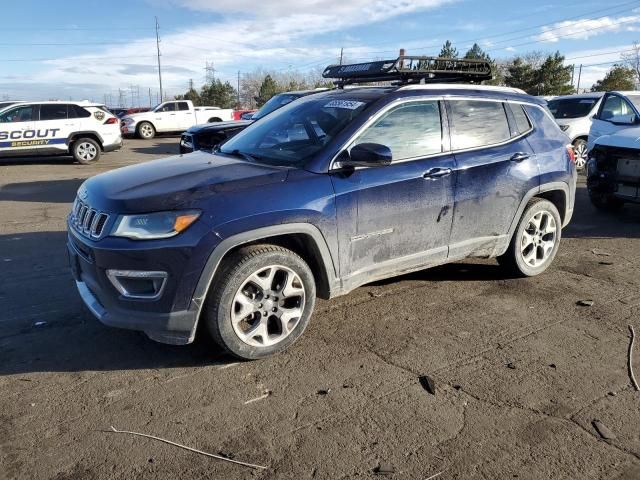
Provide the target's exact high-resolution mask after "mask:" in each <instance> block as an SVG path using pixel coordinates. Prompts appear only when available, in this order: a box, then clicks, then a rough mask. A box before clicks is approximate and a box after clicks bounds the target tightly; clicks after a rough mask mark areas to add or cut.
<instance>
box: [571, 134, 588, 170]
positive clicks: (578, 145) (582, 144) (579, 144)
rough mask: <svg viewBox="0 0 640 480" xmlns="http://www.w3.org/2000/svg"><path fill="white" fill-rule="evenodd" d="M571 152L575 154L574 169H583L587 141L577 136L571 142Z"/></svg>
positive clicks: (585, 160)
mask: <svg viewBox="0 0 640 480" xmlns="http://www.w3.org/2000/svg"><path fill="white" fill-rule="evenodd" d="M573 152H574V153H575V155H576V169H578V170H584V167H586V165H587V141H586V140H583V139H582V138H579V139H577V140H576V141H575V142H573Z"/></svg>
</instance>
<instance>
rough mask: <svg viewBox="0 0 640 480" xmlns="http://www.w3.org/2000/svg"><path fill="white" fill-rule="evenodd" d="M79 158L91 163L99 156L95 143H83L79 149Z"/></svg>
mask: <svg viewBox="0 0 640 480" xmlns="http://www.w3.org/2000/svg"><path fill="white" fill-rule="evenodd" d="M76 151H77V153H78V157H80V158H82V159H83V160H85V161H87V162H90V161H92V160H94V159H95V158H96V156H97V155H98V149H97V148H96V146H95V145H94V144H93V143H89V142H82V143H81V144H80V145H78V148H77V150H76Z"/></svg>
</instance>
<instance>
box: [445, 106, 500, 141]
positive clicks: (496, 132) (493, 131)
mask: <svg viewBox="0 0 640 480" xmlns="http://www.w3.org/2000/svg"><path fill="white" fill-rule="evenodd" d="M449 113H450V118H449V124H450V127H451V147H452V149H454V150H461V149H466V148H476V147H483V146H488V145H495V144H497V143H502V142H504V141H506V140H509V139H510V138H511V132H510V130H509V122H508V121H507V114H506V112H505V110H504V106H503V104H502V102H497V101H482V100H450V101H449Z"/></svg>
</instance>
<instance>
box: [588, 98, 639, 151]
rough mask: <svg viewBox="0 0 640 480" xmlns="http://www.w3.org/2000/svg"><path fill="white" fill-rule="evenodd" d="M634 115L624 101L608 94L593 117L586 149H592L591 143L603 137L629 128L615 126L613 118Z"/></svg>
mask: <svg viewBox="0 0 640 480" xmlns="http://www.w3.org/2000/svg"><path fill="white" fill-rule="evenodd" d="M634 114H635V110H634V108H633V107H632V106H631V105H630V104H629V102H628V101H627V100H626V99H624V98H623V97H621V96H619V95H616V94H614V93H608V94H607V95H606V96H605V97H604V99H603V100H602V104H601V105H600V109H599V111H598V113H597V114H596V115H595V116H594V117H593V120H592V123H591V130H590V131H589V145H588V148H589V149H591V148H593V142H595V141H596V140H597V139H598V138H600V137H602V136H603V135H611V134H612V133H615V132H617V131H618V130H622V129H623V128H629V125H616V124H615V123H613V122H612V121H611V119H612V118H613V117H618V116H621V115H629V116H631V115H634Z"/></svg>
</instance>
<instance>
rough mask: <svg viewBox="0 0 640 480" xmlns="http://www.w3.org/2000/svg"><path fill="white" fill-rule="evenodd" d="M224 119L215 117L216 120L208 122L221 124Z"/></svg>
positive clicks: (208, 121)
mask: <svg viewBox="0 0 640 480" xmlns="http://www.w3.org/2000/svg"><path fill="white" fill-rule="evenodd" d="M221 121H222V119H221V118H218V117H214V118H210V119H209V120H207V123H218V122H221Z"/></svg>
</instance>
